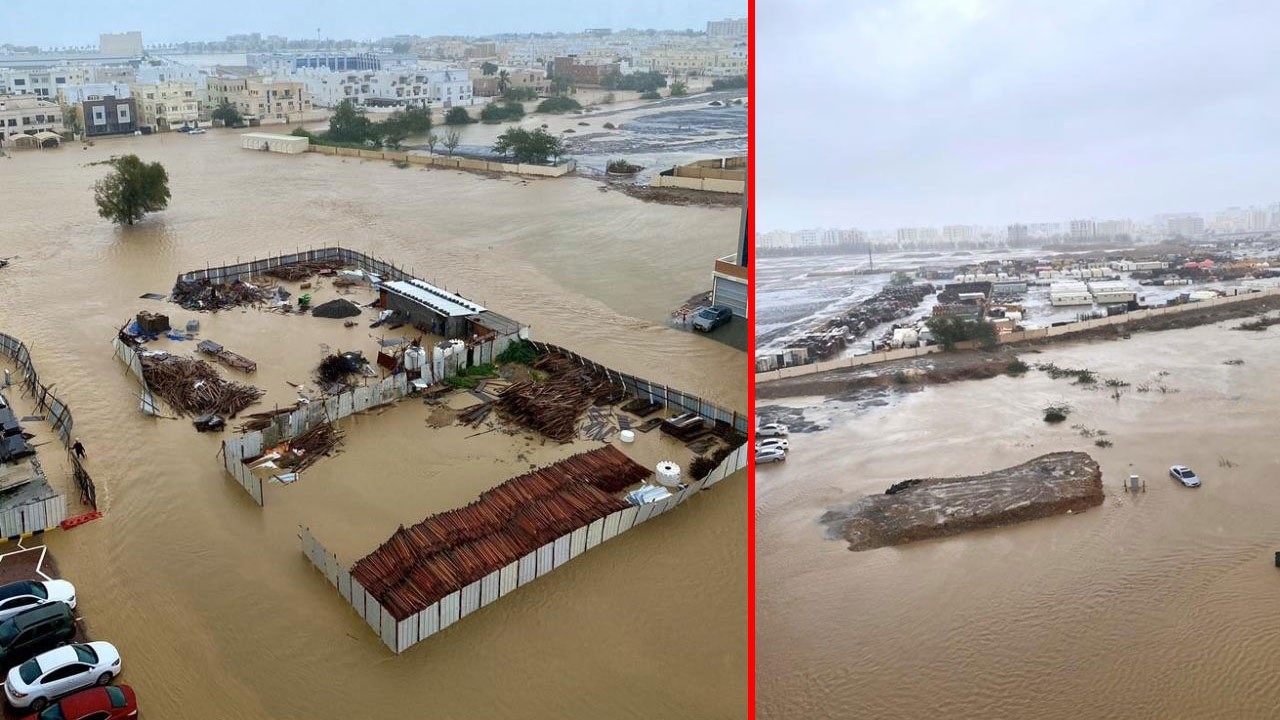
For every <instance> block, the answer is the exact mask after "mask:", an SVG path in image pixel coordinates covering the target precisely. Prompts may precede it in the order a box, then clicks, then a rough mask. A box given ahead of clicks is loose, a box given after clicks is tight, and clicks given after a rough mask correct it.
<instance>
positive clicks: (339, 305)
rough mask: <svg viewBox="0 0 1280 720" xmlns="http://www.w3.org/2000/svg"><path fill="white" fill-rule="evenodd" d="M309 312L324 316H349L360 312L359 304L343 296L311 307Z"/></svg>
mask: <svg viewBox="0 0 1280 720" xmlns="http://www.w3.org/2000/svg"><path fill="white" fill-rule="evenodd" d="M311 314H312V315H314V316H316V317H324V318H349V317H355V316H356V315H359V314H360V306H359V305H356V304H355V303H353V302H351V301H350V300H346V299H343V298H338V299H337V300H330V301H329V302H327V303H324V304H323V305H317V306H315V307H314V308H312V309H311Z"/></svg>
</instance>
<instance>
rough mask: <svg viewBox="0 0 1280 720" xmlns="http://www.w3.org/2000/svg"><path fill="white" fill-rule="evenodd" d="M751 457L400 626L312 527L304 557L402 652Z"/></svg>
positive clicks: (550, 548)
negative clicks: (324, 543) (352, 575)
mask: <svg viewBox="0 0 1280 720" xmlns="http://www.w3.org/2000/svg"><path fill="white" fill-rule="evenodd" d="M748 453H749V448H748V447H747V446H746V445H742V446H739V447H738V448H737V449H735V450H734V451H733V453H731V454H730V455H729V456H728V457H727V458H725V459H724V461H723V462H721V463H720V464H719V465H718V466H716V468H715V470H712V471H711V473H710V474H708V475H707V477H705V478H703V479H702V480H698V481H697V482H694V483H691V484H690V485H689V486H687V487H686V488H685V489H683V490H681V491H679V492H678V493H676V494H675V495H673V496H671V497H669V498H667V499H666V500H662V501H659V502H655V503H647V504H645V505H638V506H633V507H629V508H626V509H625V510H619V511H618V512H616V513H613V514H612V515H609V516H607V517H603V518H601V519H599V520H596V521H595V522H593V523H591V524H590V525H586V526H584V527H580V528H578V529H576V530H574V531H573V532H571V533H569V534H568V535H564V536H562V537H560V538H557V539H556V540H554V541H552V542H549V543H547V544H546V545H543V546H542V547H541V548H538V549H537V550H535V551H534V552H531V553H529V554H528V555H526V556H524V557H523V558H521V559H519V560H517V561H515V562H513V563H511V564H510V565H508V566H506V567H504V568H502V569H501V570H496V571H494V572H493V573H490V574H489V575H488V576H486V577H483V578H481V579H480V580H477V581H476V582H474V583H472V584H470V585H468V586H467V587H464V588H462V589H461V590H459V591H457V592H455V593H452V594H451V595H448V596H446V597H444V598H442V599H441V600H440V601H439V602H437V603H435V604H433V605H431V606H430V607H428V608H427V609H425V610H423V611H422V612H419V613H415V614H413V615H411V616H409V617H407V618H405V619H404V620H399V621H397V620H396V619H395V617H394V616H392V615H391V613H389V612H387V610H386V608H384V607H382V605H381V604H380V603H378V601H377V600H376V599H375V598H374V597H373V596H372V595H370V594H368V593H367V592H365V589H364V587H363V586H361V585H360V583H359V582H358V581H356V580H355V579H354V578H352V577H351V571H350V570H349V569H348V568H347V567H344V566H343V564H342V563H341V562H340V561H339V560H338V556H337V555H334V554H333V553H331V552H329V551H328V550H326V549H325V547H324V546H323V545H322V544H321V543H320V541H319V540H317V539H316V537H315V536H314V535H313V534H312V533H311V529H310V528H305V527H304V528H302V529H301V531H302V532H301V538H302V552H303V554H305V555H306V556H307V559H309V560H310V561H311V564H312V565H314V566H315V567H316V569H317V570H319V571H320V573H321V574H323V575H324V576H325V578H326V579H327V580H328V581H329V583H330V584H331V585H333V586H334V587H336V588H337V589H338V592H339V593H340V594H341V595H342V597H343V599H344V600H346V601H347V602H349V603H351V607H353V608H355V611H356V613H357V614H358V615H360V617H362V618H364V621H365V622H366V623H368V624H369V627H371V628H373V631H374V632H375V633H377V634H378V636H379V637H381V638H382V642H383V644H385V645H386V646H387V647H388V648H390V649H391V650H392V651H393V652H396V653H401V652H404V651H405V650H407V649H409V647H411V646H412V645H414V644H416V643H419V642H421V641H423V640H426V639H427V638H429V637H431V636H432V635H434V634H436V633H438V632H440V631H441V630H444V629H445V628H447V627H449V626H450V625H452V624H454V623H456V622H458V621H459V620H461V619H462V618H464V617H466V616H467V615H470V614H471V613H473V612H475V611H476V610H479V609H480V608H482V607H484V606H485V605H488V604H489V603H491V602H493V601H495V600H497V599H498V598H500V597H502V596H503V595H506V594H508V593H510V592H512V591H514V590H515V589H516V588H519V587H522V586H524V585H528V584H529V583H531V582H533V581H534V580H536V579H538V578H540V577H542V576H543V575H546V574H547V573H549V572H551V571H552V570H554V569H556V568H558V567H560V566H561V565H563V564H565V563H566V562H568V561H570V560H572V559H574V558H576V557H578V556H579V555H581V554H582V553H584V552H586V551H588V550H590V549H592V548H594V547H596V546H597V545H600V544H601V543H603V542H606V541H608V540H611V539H613V538H615V537H617V536H619V535H621V534H622V533H624V532H626V531H628V530H630V529H632V528H634V527H636V526H637V525H640V524H641V523H643V522H646V521H648V520H652V519H653V518H655V517H658V516H659V515H661V514H663V513H665V512H667V511H668V510H671V509H672V508H674V507H676V506H677V505H679V504H681V503H683V502H684V501H685V500H687V499H689V498H690V497H692V496H693V495H695V494H696V493H698V492H701V491H702V490H704V489H706V488H709V487H711V486H712V485H715V484H716V483H718V482H720V481H721V480H723V479H725V478H726V477H728V476H730V475H732V474H734V473H735V472H738V471H739V470H742V469H744V468H746V467H747V462H748V460H749V457H750V455H749V454H748Z"/></svg>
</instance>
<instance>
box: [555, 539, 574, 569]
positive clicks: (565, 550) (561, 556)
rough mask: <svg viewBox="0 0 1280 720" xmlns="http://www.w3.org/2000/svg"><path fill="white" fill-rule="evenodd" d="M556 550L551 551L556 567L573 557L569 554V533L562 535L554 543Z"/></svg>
mask: <svg viewBox="0 0 1280 720" xmlns="http://www.w3.org/2000/svg"><path fill="white" fill-rule="evenodd" d="M552 545H553V547H554V550H553V551H552V553H551V563H552V565H554V566H555V567H560V566H561V565H563V564H565V563H567V562H569V558H571V557H573V556H572V555H570V554H569V535H561V536H560V537H558V538H556V539H555V542H553V543H552Z"/></svg>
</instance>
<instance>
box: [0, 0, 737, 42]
mask: <svg viewBox="0 0 1280 720" xmlns="http://www.w3.org/2000/svg"><path fill="white" fill-rule="evenodd" d="M474 8H475V11H474V12H467V11H459V10H450V11H448V12H443V11H441V10H440V9H439V8H437V7H435V6H429V5H426V4H423V3H420V2H409V1H408V0H366V2H362V3H361V4H360V6H359V12H352V6H351V5H350V3H345V2H338V0H312V1H311V2H308V3H305V4H302V5H298V4H296V3H287V4H286V3H261V2H248V1H247V0H226V2H222V3H219V4H218V5H217V6H216V11H214V12H211V11H210V9H211V8H209V7H203V6H202V7H200V8H198V9H193V10H191V11H190V12H183V10H182V6H175V5H173V3H170V2H162V1H161V0H135V1H134V2H130V3H123V4H122V3H99V2H96V1H88V0H72V1H71V2H69V3H66V4H63V5H59V6H58V12H56V13H41V12H30V13H24V14H22V15H21V16H18V15H15V14H14V13H9V14H8V21H7V22H6V23H5V25H4V26H2V27H0V44H6V43H7V44H11V45H18V46H32V45H35V46H39V47H41V48H51V47H67V46H85V45H93V46H96V45H97V44H98V35H99V34H100V33H118V32H126V31H131V30H138V31H141V32H142V36H143V39H144V40H145V42H146V43H147V44H148V45H150V44H153V43H154V44H170V43H180V42H201V41H206V42H210V41H218V40H222V39H224V38H225V37H226V36H228V35H237V34H247V33H255V32H256V33H261V34H262V35H263V36H266V35H280V36H285V37H289V38H297V39H301V38H308V37H315V35H316V29H317V28H319V29H320V33H321V35H322V36H323V37H332V38H334V39H347V38H349V39H355V40H377V39H379V38H383V37H393V36H396V35H403V34H409V35H413V34H416V35H421V36H424V37H426V36H431V35H465V36H472V37H481V36H486V35H499V34H506V33H543V32H566V33H572V32H581V31H583V30H586V29H589V28H604V27H607V28H612V29H624V28H636V29H646V30H647V29H653V30H699V31H700V30H703V29H705V28H706V24H707V21H709V20H723V19H725V18H742V17H746V14H747V2H746V0H651V1H650V2H645V3H599V2H594V3H589V2H566V1H564V0H560V1H556V0H551V1H550V2H541V3H536V4H531V3H526V2H518V1H516V0H490V1H489V2H487V3H484V4H483V5H476V6H474Z"/></svg>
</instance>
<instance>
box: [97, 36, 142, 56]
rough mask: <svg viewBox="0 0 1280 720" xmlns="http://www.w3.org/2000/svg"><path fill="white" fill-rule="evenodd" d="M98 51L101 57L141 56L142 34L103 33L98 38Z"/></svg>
mask: <svg viewBox="0 0 1280 720" xmlns="http://www.w3.org/2000/svg"><path fill="white" fill-rule="evenodd" d="M98 49H99V50H100V51H101V52H102V54H103V55H130V56H140V55H142V33H140V32H138V31H137V30H134V31H132V32H125V33H103V34H101V35H99V36H98Z"/></svg>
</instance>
